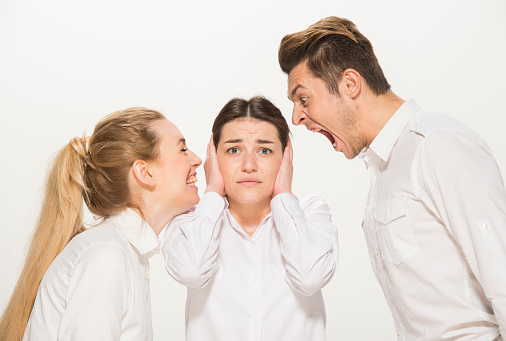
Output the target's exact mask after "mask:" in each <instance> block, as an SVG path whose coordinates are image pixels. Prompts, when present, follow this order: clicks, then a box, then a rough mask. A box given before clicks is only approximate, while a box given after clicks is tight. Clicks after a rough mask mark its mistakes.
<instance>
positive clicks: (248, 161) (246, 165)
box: [241, 152, 258, 173]
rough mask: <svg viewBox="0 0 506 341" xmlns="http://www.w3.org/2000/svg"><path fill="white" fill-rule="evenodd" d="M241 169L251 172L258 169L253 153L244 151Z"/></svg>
mask: <svg viewBox="0 0 506 341" xmlns="http://www.w3.org/2000/svg"><path fill="white" fill-rule="evenodd" d="M241 170H242V171H243V172H245V173H253V172H256V171H257V170H258V165H257V159H256V156H255V153H251V152H246V153H245V155H244V158H243V160H242V165H241Z"/></svg>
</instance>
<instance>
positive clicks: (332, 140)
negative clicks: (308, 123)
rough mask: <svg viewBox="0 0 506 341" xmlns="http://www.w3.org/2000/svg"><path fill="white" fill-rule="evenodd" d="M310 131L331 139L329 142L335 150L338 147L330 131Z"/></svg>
mask: <svg viewBox="0 0 506 341" xmlns="http://www.w3.org/2000/svg"><path fill="white" fill-rule="evenodd" d="M309 130H311V131H312V132H313V133H320V134H322V135H324V136H325V137H326V138H328V139H329V141H330V143H331V144H332V147H334V149H335V148H336V147H337V145H336V140H335V139H334V137H333V136H332V134H330V133H329V132H328V131H326V130H323V129H320V128H311V129H309Z"/></svg>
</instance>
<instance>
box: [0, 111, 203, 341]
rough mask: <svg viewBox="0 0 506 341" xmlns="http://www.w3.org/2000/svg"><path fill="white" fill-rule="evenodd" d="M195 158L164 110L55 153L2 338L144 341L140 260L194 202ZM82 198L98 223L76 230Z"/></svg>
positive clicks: (118, 122) (107, 126) (125, 115)
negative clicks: (98, 219)
mask: <svg viewBox="0 0 506 341" xmlns="http://www.w3.org/2000/svg"><path fill="white" fill-rule="evenodd" d="M200 164H201V160H200V159H199V158H198V157H197V156H196V155H195V154H194V153H192V152H191V151H190V150H188V149H187V147H186V144H185V139H184V138H183V135H182V134H181V133H180V132H179V130H178V129H177V128H176V126H175V125H174V124H172V123H171V122H169V121H168V120H167V119H166V118H165V117H164V116H163V115H162V114H160V113H158V112H156V111H153V110H148V109H145V108H140V107H137V108H130V109H126V110H122V111H117V112H114V113H112V114H110V115H109V116H107V117H105V118H104V119H103V120H102V121H100V122H99V123H98V124H97V126H96V127H95V130H94V132H93V134H92V135H91V136H90V137H89V138H80V137H76V138H73V139H71V140H70V141H69V143H68V144H67V145H65V146H64V147H63V149H62V150H61V151H60V152H59V154H58V155H57V157H56V160H55V162H54V164H53V166H52V169H51V171H50V174H49V177H48V179H47V183H46V190H45V196H44V200H43V203H42V210H41V213H40V218H39V221H38V224H37V227H36V229H35V233H34V236H33V239H32V242H31V246H30V249H29V252H28V256H27V259H26V263H25V266H24V268H23V270H22V273H21V275H20V277H19V280H18V282H17V285H16V287H15V289H14V292H13V294H12V297H11V299H10V301H9V303H8V306H7V308H6V309H5V311H4V314H3V316H2V318H1V321H0V340H8V341H17V340H44V341H51V340H73V341H80V340H82V341H84V340H86V341H90V340H120V339H121V340H122V341H139V340H152V325H151V306H150V298H149V281H148V279H149V262H148V259H149V258H150V257H151V256H152V255H153V254H155V253H156V252H157V251H158V249H159V244H160V243H159V241H158V238H157V235H158V234H159V232H160V231H161V230H162V228H163V227H164V226H165V225H166V224H167V223H168V222H169V221H171V220H172V218H173V217H174V216H176V215H177V214H179V213H182V212H184V211H186V210H188V209H189V208H190V207H192V206H193V205H195V204H196V203H197V202H198V201H199V197H198V193H197V188H196V187H195V181H196V176H195V175H196V172H195V169H196V168H197V167H198V166H199V165H200ZM83 201H84V202H85V203H86V205H87V206H88V209H89V210H90V211H91V212H92V213H93V214H94V215H95V216H98V217H101V218H102V221H101V222H100V223H99V224H98V225H96V226H94V227H92V228H90V229H88V230H86V229H85V228H84V227H83V218H82V217H83Z"/></svg>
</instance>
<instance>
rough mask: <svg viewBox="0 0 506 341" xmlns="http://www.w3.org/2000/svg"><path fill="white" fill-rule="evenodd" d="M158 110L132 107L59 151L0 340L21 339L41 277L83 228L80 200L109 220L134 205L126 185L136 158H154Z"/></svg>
mask: <svg viewBox="0 0 506 341" xmlns="http://www.w3.org/2000/svg"><path fill="white" fill-rule="evenodd" d="M162 119H165V117H164V116H163V115H162V114H160V113H159V112H157V111H153V110H149V109H145V108H141V107H134V108H129V109H126V110H121V111H117V112H114V113H112V114H110V115H108V116H106V117H105V118H104V119H102V120H101V121H100V122H99V123H98V124H97V125H96V127H95V130H94V132H93V134H92V135H91V137H90V138H89V139H86V138H81V137H75V138H73V139H71V140H70V141H69V143H68V144H67V145H66V146H65V147H63V149H61V150H60V152H59V153H58V155H57V156H56V159H55V161H54V164H53V166H52V168H51V170H50V173H49V176H48V178H47V182H46V186H45V194H44V199H43V202H42V209H41V213H40V216H39V220H38V222H37V225H36V228H35V232H34V235H33V238H32V241H31V244H30V248H29V251H28V255H27V258H26V261H25V265H24V267H23V270H22V272H21V275H20V276H19V279H18V282H17V284H16V287H15V289H14V292H13V294H12V296H11V299H10V301H9V303H8V305H7V307H6V309H5V311H4V313H3V315H2V317H1V320H0V340H8V341H17V340H22V339H23V335H24V331H25V329H26V324H27V323H28V319H29V317H30V314H31V311H32V308H33V303H34V302H35V298H36V296H37V291H38V288H39V284H40V281H41V280H42V277H43V276H44V274H45V272H46V270H47V269H48V267H49V265H51V262H52V261H53V260H54V259H55V258H56V256H57V255H58V254H59V253H60V252H61V251H62V250H63V249H64V248H65V246H66V245H67V244H68V243H69V241H70V240H71V239H72V238H73V237H75V236H76V235H77V234H79V233H81V232H83V231H84V230H85V228H84V226H83V199H84V201H85V203H86V205H87V206H88V208H89V210H90V211H91V212H92V213H93V214H95V215H97V216H100V217H103V218H107V217H108V216H110V215H114V214H117V213H119V212H121V211H122V210H124V209H125V208H126V207H132V206H136V203H135V202H134V199H135V198H132V197H131V193H130V190H129V186H128V173H129V170H130V168H131V166H132V164H133V162H134V161H135V160H139V159H140V160H146V161H151V160H156V159H157V158H158V155H159V142H160V136H158V135H157V133H156V131H155V130H154V128H153V124H154V123H155V122H156V121H158V120H162Z"/></svg>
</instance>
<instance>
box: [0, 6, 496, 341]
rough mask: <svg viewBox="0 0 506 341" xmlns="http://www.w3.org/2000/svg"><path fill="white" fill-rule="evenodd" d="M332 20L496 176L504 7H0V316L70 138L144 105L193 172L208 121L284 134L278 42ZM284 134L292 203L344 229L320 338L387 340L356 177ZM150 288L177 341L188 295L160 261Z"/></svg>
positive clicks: (168, 336)
mask: <svg viewBox="0 0 506 341" xmlns="http://www.w3.org/2000/svg"><path fill="white" fill-rule="evenodd" d="M330 15H337V16H341V17H346V18H349V19H351V20H352V21H354V22H355V23H356V24H357V25H358V27H359V29H360V30H361V31H362V33H364V34H365V36H367V37H368V38H369V39H370V40H371V42H372V44H373V46H374V47H375V51H376V54H377V56H378V59H379V60H380V63H381V65H382V67H383V70H384V72H385V74H386V76H387V79H388V81H389V82H390V84H391V85H392V88H393V90H394V92H396V93H397V94H398V95H400V96H401V97H402V98H404V99H408V98H411V97H413V98H415V99H416V100H417V102H418V103H419V104H420V106H422V107H423V108H425V109H431V110H435V111H440V112H443V113H446V114H448V115H450V116H453V117H455V118H457V119H459V120H461V121H463V122H465V123H466V124H468V125H469V126H471V127H472V128H473V129H475V130H476V131H477V132H478V133H479V134H480V135H481V136H483V137H484V138H485V139H486V140H487V141H488V143H489V145H490V146H491V148H492V150H493V152H494V154H495V156H496V158H497V161H498V163H499V167H500V168H501V170H502V172H503V174H505V170H506V153H505V152H504V150H503V147H504V142H503V137H502V135H503V134H504V133H503V132H502V131H503V129H504V128H503V126H504V124H505V123H506V119H505V115H506V112H505V107H506V86H505V85H504V84H505V79H506V66H505V63H506V20H505V19H506V3H505V1H503V0H496V1H493V0H481V1H475V0H473V1H467V0H465V1H463V0H459V1H441V0H437V1H436V0H424V1H392V0H384V1H375V0H371V1H341V0H332V1H315V0H313V1H298V0H293V1H284V2H280V1H279V2H276V1H274V0H270V1H264V0H261V1H231V2H225V1H220V0H217V1H202V2H199V1H173V0H167V1H162V0H143V1H141V0H130V1H126V0H123V1H119V0H116V1H112V0H100V1H99V0H88V1H68V0H46V1H27V0H0V115H1V121H0V122H1V126H0V127H1V128H0V129H1V133H0V156H1V158H0V159H1V167H0V193H1V194H0V219H1V223H0V311H3V309H4V306H5V304H6V303H7V301H8V299H9V296H10V294H11V291H12V289H13V287H14V285H15V282H16V280H17V277H18V275H19V272H20V271H21V267H22V262H23V259H24V255H25V252H26V245H27V243H28V241H29V239H30V234H31V232H32V229H33V227H34V224H35V221H36V219H37V215H38V210H39V205H40V199H41V193H42V188H43V182H44V178H45V174H46V171H47V169H48V165H49V162H50V159H51V157H52V156H53V155H54V153H55V152H56V151H57V150H58V149H59V148H61V147H62V146H63V145H64V144H65V143H67V141H68V140H69V139H70V138H72V137H74V136H78V135H81V134H82V133H83V132H84V131H86V132H87V134H91V132H92V130H93V127H94V125H95V123H96V122H98V120H99V119H100V118H101V117H103V116H105V115H106V114H108V113H110V112H112V111H115V110H118V109H124V108H127V107H130V106H146V107H149V108H153V109H156V110H159V111H161V112H162V113H164V114H165V115H166V116H167V117H168V118H169V119H170V120H171V121H173V122H174V123H175V124H176V125H177V126H178V127H179V128H180V130H181V131H182V132H183V134H184V135H185V136H186V138H187V140H188V145H189V147H190V148H191V149H193V150H194V151H195V152H196V153H197V154H198V155H200V156H201V157H204V156H205V148H206V145H207V142H208V140H209V135H210V129H211V124H212V122H213V119H214V117H215V116H216V114H217V113H218V112H219V110H220V109H221V107H222V106H223V105H224V104H225V103H226V102H227V101H228V100H229V99H231V98H232V97H236V96H240V97H251V96H253V95H259V94H261V95H264V96H266V97H268V98H269V99H271V100H272V101H273V102H274V103H275V104H276V105H278V106H279V107H280V108H281V110H282V112H283V113H284V115H285V117H286V118H287V119H289V120H291V103H290V102H289V101H288V99H287V97H286V75H284V74H283V73H282V72H281V71H280V69H279V66H278V63H277V49H278V45H279V42H280V40H281V38H282V37H283V36H284V35H285V34H288V33H292V32H295V31H299V30H302V29H304V28H306V27H307V26H309V25H310V24H312V23H314V22H315V21H317V20H318V19H320V18H323V17H326V16H330ZM292 129H293V145H294V150H295V160H294V165H295V175H294V192H295V193H296V194H306V193H318V194H321V195H323V196H324V197H325V198H326V199H327V201H328V204H329V206H330V208H331V210H332V212H333V219H334V223H335V224H336V225H337V226H338V227H339V228H340V235H339V238H340V247H341V254H340V260H339V265H338V269H337V272H336V273H335V275H334V278H333V280H332V281H331V283H330V284H329V285H328V286H327V287H326V288H325V289H324V295H325V302H326V307H327V335H328V339H329V340H381V341H383V340H387V341H388V340H395V329H394V327H393V322H392V318H391V315H390V312H389V310H388V307H387V305H386V303H385V301H384V298H383V295H382V292H381V289H380V288H379V285H378V284H377V281H376V279H375V277H374V275H373V273H372V270H371V266H370V263H369V259H368V255H367V250H366V246H365V242H364V238H363V232H362V230H361V218H362V207H363V204H364V202H365V196H366V191H367V188H368V175H367V173H366V171H365V168H364V165H363V163H362V161H360V160H359V159H356V160H353V161H349V160H346V159H345V158H344V156H343V155H342V154H337V153H335V152H334V151H333V149H332V147H331V145H330V143H328V141H327V139H326V138H325V137H323V136H322V135H319V134H316V135H313V134H310V133H308V132H306V131H305V129H304V128H301V127H293V126H292ZM449 157H451V156H449ZM198 174H199V178H200V182H199V185H200V192H201V193H203V189H204V188H205V186H204V174H203V170H202V169H200V170H199V173H198ZM456 176H458V174H456ZM151 286H152V307H153V327H154V333H155V340H183V338H184V305H185V296H186V289H185V288H183V287H181V286H180V285H178V284H177V283H175V282H174V281H173V280H172V279H171V278H170V277H169V276H168V275H167V274H166V273H165V271H164V269H163V264H162V260H161V257H155V259H154V260H153V262H152V270H151ZM287 314H290V312H287Z"/></svg>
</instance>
